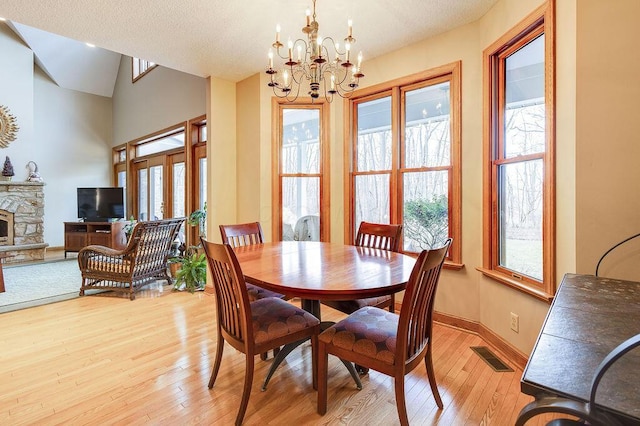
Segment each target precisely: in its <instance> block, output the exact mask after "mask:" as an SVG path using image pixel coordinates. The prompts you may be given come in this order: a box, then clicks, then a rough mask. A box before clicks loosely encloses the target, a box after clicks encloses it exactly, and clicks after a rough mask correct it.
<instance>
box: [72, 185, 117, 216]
mask: <svg viewBox="0 0 640 426" xmlns="http://www.w3.org/2000/svg"><path fill="white" fill-rule="evenodd" d="M78 217H79V218H81V219H83V220H84V221H85V222H109V221H111V220H116V219H123V218H124V191H123V189H122V188H78Z"/></svg>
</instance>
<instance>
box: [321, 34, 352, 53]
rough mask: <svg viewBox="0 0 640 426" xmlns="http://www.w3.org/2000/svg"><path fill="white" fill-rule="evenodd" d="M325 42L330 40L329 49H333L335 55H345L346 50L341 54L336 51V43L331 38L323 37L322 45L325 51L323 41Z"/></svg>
mask: <svg viewBox="0 0 640 426" xmlns="http://www.w3.org/2000/svg"><path fill="white" fill-rule="evenodd" d="M327 40H331V47H333V51H334V52H335V54H336V55H338V56H343V55H346V54H347V50H346V49H345V50H344V52H341V51H340V50H338V49H336V42H335V41H334V40H333V37H324V38H323V39H322V45H323V47H324V48H325V49H327V47H326V46H324V43H325V41H327ZM328 53H329V49H327V54H328Z"/></svg>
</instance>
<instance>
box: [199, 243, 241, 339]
mask: <svg viewBox="0 0 640 426" xmlns="http://www.w3.org/2000/svg"><path fill="white" fill-rule="evenodd" d="M201 241H202V247H203V248H204V252H205V254H206V256H207V261H208V263H209V269H210V271H211V276H212V278H213V286H214V289H215V293H216V306H217V310H218V321H219V324H220V326H221V327H222V329H223V330H225V331H226V333H227V334H229V336H231V337H233V338H234V339H236V340H237V341H240V342H244V343H245V344H247V342H251V341H253V340H252V339H253V337H252V332H253V330H251V329H250V326H249V324H250V323H251V322H250V321H251V308H250V306H249V296H248V294H247V291H246V286H245V282H244V275H243V274H242V270H241V269H240V264H239V263H238V259H237V258H236V256H235V253H234V252H233V249H232V248H231V246H230V245H228V244H214V243H211V242H208V241H205V240H204V239H201Z"/></svg>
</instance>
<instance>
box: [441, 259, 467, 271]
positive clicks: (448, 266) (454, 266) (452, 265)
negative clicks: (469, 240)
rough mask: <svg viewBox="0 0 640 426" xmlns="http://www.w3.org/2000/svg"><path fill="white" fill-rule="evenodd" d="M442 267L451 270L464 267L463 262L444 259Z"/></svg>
mask: <svg viewBox="0 0 640 426" xmlns="http://www.w3.org/2000/svg"><path fill="white" fill-rule="evenodd" d="M443 267H444V269H451V270H453V271H459V270H461V269H462V268H464V263H454V262H449V261H445V262H444V265H443Z"/></svg>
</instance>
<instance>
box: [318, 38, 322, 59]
mask: <svg viewBox="0 0 640 426" xmlns="http://www.w3.org/2000/svg"><path fill="white" fill-rule="evenodd" d="M318 56H319V57H322V37H318Z"/></svg>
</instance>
